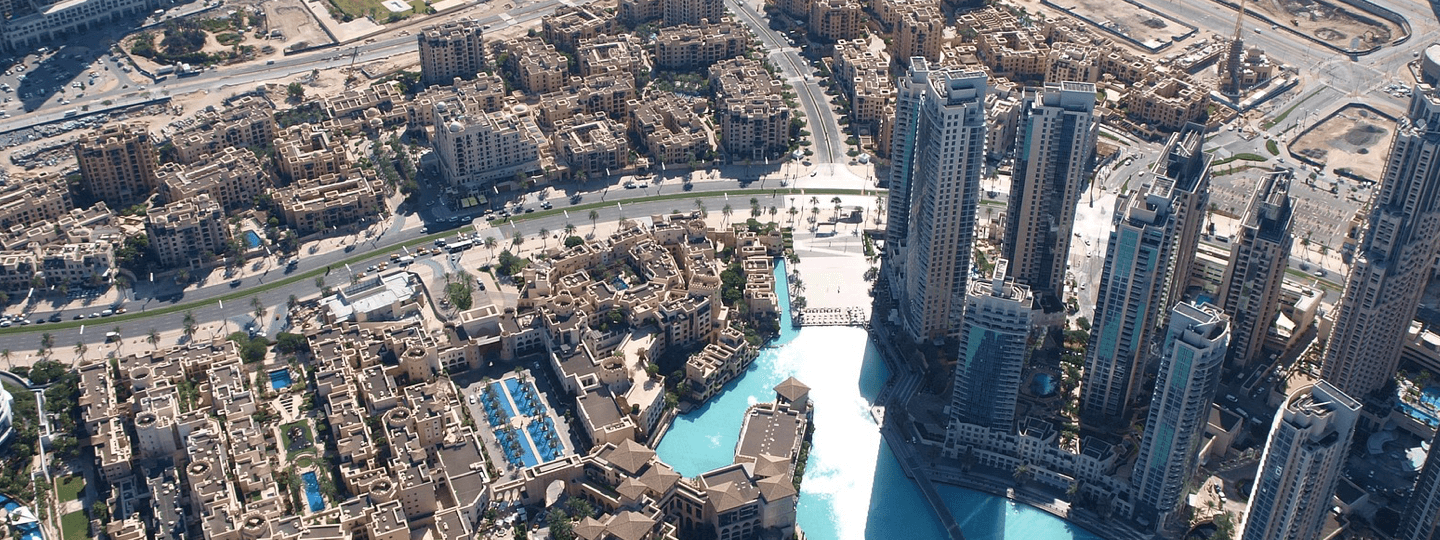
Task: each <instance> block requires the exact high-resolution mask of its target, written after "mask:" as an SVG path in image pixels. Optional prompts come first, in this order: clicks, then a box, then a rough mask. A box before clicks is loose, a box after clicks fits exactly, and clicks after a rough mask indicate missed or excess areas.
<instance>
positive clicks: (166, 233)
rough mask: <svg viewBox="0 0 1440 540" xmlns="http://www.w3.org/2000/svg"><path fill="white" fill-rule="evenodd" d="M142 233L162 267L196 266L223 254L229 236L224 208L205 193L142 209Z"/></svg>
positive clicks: (228, 241)
mask: <svg viewBox="0 0 1440 540" xmlns="http://www.w3.org/2000/svg"><path fill="white" fill-rule="evenodd" d="M145 235H146V236H148V237H149V238H150V249H151V250H153V251H154V252H155V255H156V256H157V257H158V258H159V259H160V265H161V266H164V267H166V268H180V267H186V268H197V267H199V266H201V265H203V264H205V263H207V262H210V261H211V260H213V259H214V258H215V256H217V255H219V254H221V253H224V252H225V249H226V248H227V247H228V245H229V243H230V238H231V235H230V226H229V224H228V223H226V221H225V210H224V209H223V208H222V207H221V205H220V204H219V203H217V202H216V201H214V200H213V199H211V197H210V195H209V194H208V193H197V194H195V195H192V196H190V197H185V198H182V199H177V200H175V201H172V202H170V203H169V204H166V205H165V206H156V207H151V208H150V209H149V210H147V211H146V212H145Z"/></svg>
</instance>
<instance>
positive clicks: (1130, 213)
mask: <svg viewBox="0 0 1440 540" xmlns="http://www.w3.org/2000/svg"><path fill="white" fill-rule="evenodd" d="M1202 133H1203V130H1202V129H1201V128H1200V127H1199V126H1194V125H1191V126H1189V127H1187V129H1186V131H1184V132H1181V133H1177V134H1175V135H1173V136H1171V138H1170V141H1169V142H1168V143H1167V144H1166V152H1165V154H1164V155H1163V157H1162V158H1161V161H1159V162H1157V163H1156V164H1155V166H1153V167H1152V168H1151V169H1150V171H1148V172H1147V173H1146V175H1145V177H1144V178H1145V180H1146V181H1145V182H1144V183H1142V184H1141V186H1140V189H1139V190H1138V191H1136V192H1133V193H1130V194H1127V195H1125V196H1123V197H1122V198H1121V199H1120V200H1118V201H1116V203H1115V208H1116V211H1115V229H1114V230H1113V231H1112V232H1111V233H1110V241H1109V247H1108V248H1107V249H1106V252H1105V268H1104V271H1103V272H1102V273H1101V278H1100V291H1099V297H1098V298H1097V301H1096V304H1095V320H1094V323H1093V326H1092V328H1091V331H1090V344H1089V346H1088V347H1087V348H1086V350H1085V375H1084V379H1083V381H1082V383H1081V386H1080V415H1081V420H1082V422H1084V423H1085V424H1087V425H1089V426H1090V427H1099V428H1116V427H1124V426H1127V425H1128V423H1129V416H1130V414H1129V413H1130V409H1129V407H1130V402H1131V398H1132V397H1133V396H1134V394H1135V393H1136V392H1138V391H1139V388H1137V387H1136V380H1137V379H1138V378H1139V376H1140V374H1141V372H1142V371H1144V369H1143V368H1144V364H1143V362H1144V361H1145V360H1147V359H1148V358H1150V357H1151V356H1153V355H1158V350H1159V349H1158V347H1159V345H1160V344H1159V343H1154V342H1153V341H1154V333H1155V331H1156V330H1155V329H1156V328H1157V325H1159V324H1161V323H1162V321H1163V319H1164V317H1165V316H1166V315H1167V314H1168V313H1169V307H1167V306H1173V305H1174V301H1175V299H1177V298H1178V297H1179V294H1178V292H1177V291H1178V288H1179V287H1180V286H1183V284H1184V283H1183V282H1184V279H1185V278H1184V276H1177V275H1176V274H1177V272H1183V270H1179V269H1184V268H1187V267H1188V266H1182V265H1188V264H1189V261H1190V259H1192V258H1193V257H1194V249H1195V242H1196V241H1197V240H1198V238H1199V228H1200V220H1201V218H1203V217H1204V201H1206V200H1207V199H1208V196H1207V195H1205V190H1207V189H1208V187H1209V180H1210V176H1209V172H1208V169H1209V161H1210V158H1209V156H1208V155H1207V154H1204V153H1202V152H1201V151H1200V143H1201V139H1200V136H1201V134H1202ZM1197 205H1199V206H1198V207H1197ZM1176 279H1179V280H1180V281H1181V283H1179V284H1178V285H1177V284H1176V283H1175V281H1176Z"/></svg>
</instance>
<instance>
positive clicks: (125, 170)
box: [74, 123, 157, 208]
mask: <svg viewBox="0 0 1440 540" xmlns="http://www.w3.org/2000/svg"><path fill="white" fill-rule="evenodd" d="M74 151H75V160H76V161H78V162H79V164H80V187H81V188H82V189H84V190H86V191H88V192H90V194H91V195H92V196H94V197H95V198H96V199H99V200H102V201H105V203H106V204H109V205H110V206H113V207H116V208H125V207H128V206H130V205H132V204H135V203H137V202H140V201H142V200H144V199H145V197H148V196H149V195H150V191H151V190H153V189H155V166H156V163H157V162H156V152H155V141H154V140H152V139H151V138H150V133H149V132H147V131H145V126H144V125H142V124H138V123H120V124H110V125H106V126H105V127H104V128H102V129H100V130H99V131H97V132H95V133H92V134H90V135H87V136H83V137H80V140H78V141H76V143H75V146H74Z"/></svg>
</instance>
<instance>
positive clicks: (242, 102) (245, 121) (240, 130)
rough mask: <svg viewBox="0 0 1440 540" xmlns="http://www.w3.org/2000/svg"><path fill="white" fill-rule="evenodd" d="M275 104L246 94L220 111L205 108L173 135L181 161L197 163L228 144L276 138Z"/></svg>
mask: <svg viewBox="0 0 1440 540" xmlns="http://www.w3.org/2000/svg"><path fill="white" fill-rule="evenodd" d="M277 130H278V128H277V126H276V125H275V105H274V104H272V103H270V101H269V100H267V99H265V98H263V97H259V96H243V97H241V98H239V99H237V100H235V101H232V102H230V104H229V106H227V107H226V108H225V109H222V110H219V111H208V110H207V111H203V112H201V113H199V114H197V115H195V118H194V123H193V124H192V125H190V126H189V127H187V128H185V129H184V130H183V131H180V132H178V133H176V134H174V135H172V136H171V137H170V143H171V144H172V145H174V147H175V154H176V157H177V158H178V160H179V161H180V162H181V163H194V162H196V161H199V160H200V158H201V157H202V156H204V155H206V154H217V153H220V152H221V151H224V150H225V148H227V147H231V146H234V147H237V148H239V147H246V146H254V147H265V146H269V145H270V144H271V143H272V142H274V140H275V135H276V131H277Z"/></svg>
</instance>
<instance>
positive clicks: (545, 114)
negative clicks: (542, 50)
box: [535, 71, 639, 129]
mask: <svg viewBox="0 0 1440 540" xmlns="http://www.w3.org/2000/svg"><path fill="white" fill-rule="evenodd" d="M638 97H639V94H637V93H636V91H635V77H634V76H633V75H631V74H630V73H629V72H623V71H622V72H616V73H607V74H604V75H595V76H591V77H585V78H583V79H582V78H579V77H572V78H571V79H570V86H567V87H565V88H564V89H562V90H560V91H559V92H553V93H550V94H545V95H544V96H542V97H541V98H540V106H539V108H538V109H536V115H535V116H536V120H537V121H538V122H539V123H540V125H541V126H543V127H545V128H547V129H554V128H555V127H556V126H557V125H559V124H562V123H565V122H567V121H569V120H571V119H573V118H575V116H577V115H581V114H591V115H593V114H604V115H605V116H607V117H609V118H610V119H612V120H622V121H623V120H624V119H625V118H626V117H628V116H630V103H631V102H633V101H635V99H636V98H638Z"/></svg>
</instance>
